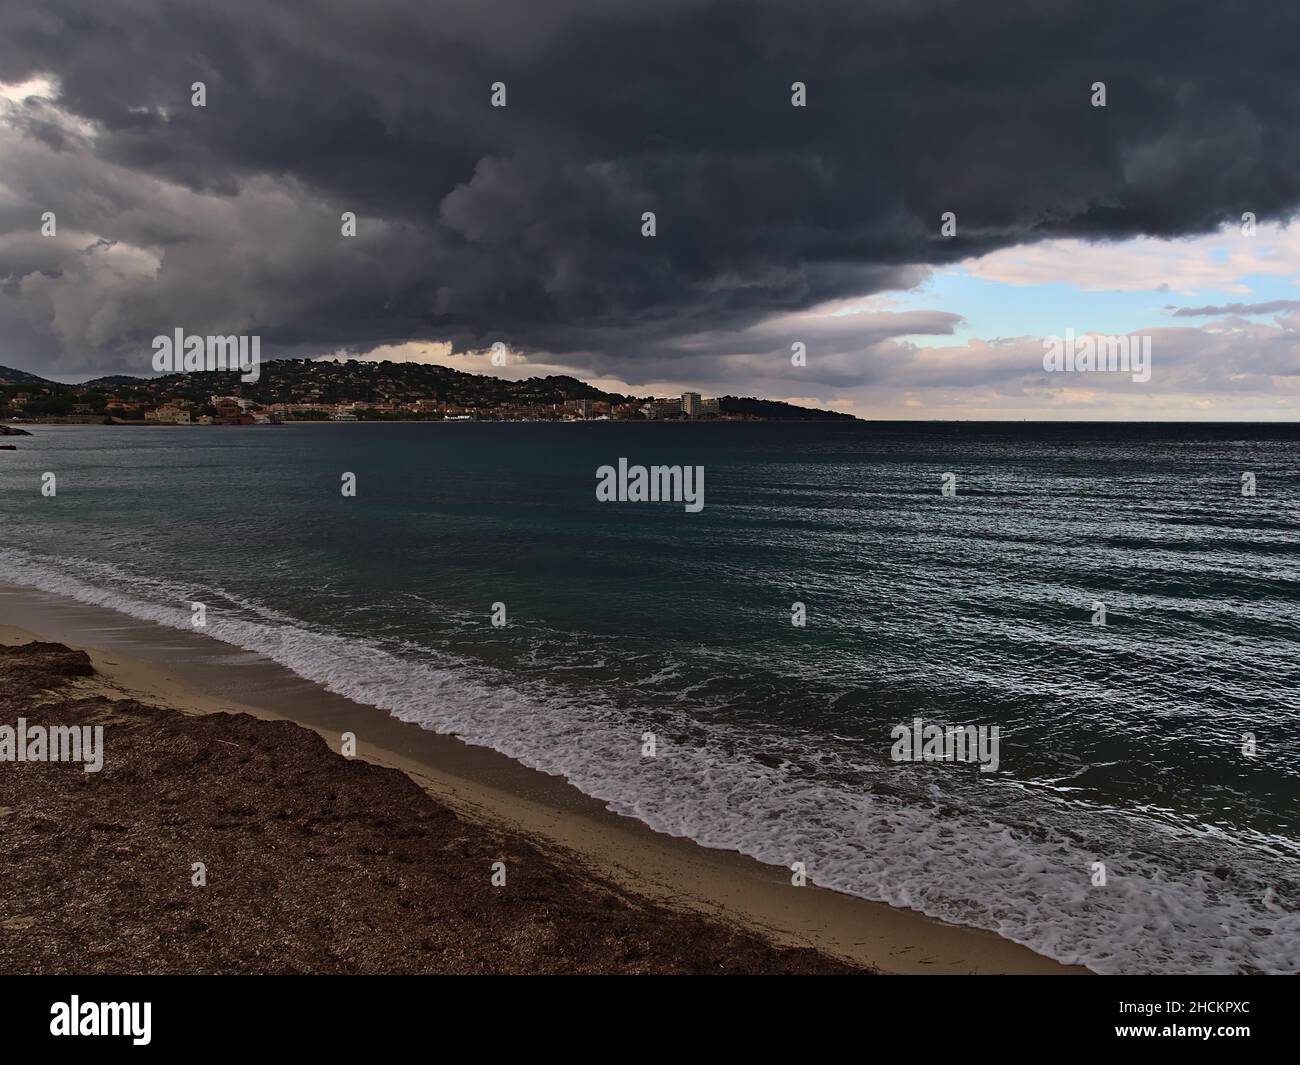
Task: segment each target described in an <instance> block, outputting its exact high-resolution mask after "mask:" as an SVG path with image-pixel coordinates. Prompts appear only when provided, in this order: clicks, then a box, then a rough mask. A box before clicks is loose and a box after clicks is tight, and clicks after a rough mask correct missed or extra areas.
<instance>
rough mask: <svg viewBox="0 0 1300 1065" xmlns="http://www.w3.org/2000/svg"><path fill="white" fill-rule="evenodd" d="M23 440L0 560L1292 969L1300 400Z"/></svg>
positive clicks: (370, 685)
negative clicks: (974, 753) (935, 415)
mask: <svg viewBox="0 0 1300 1065" xmlns="http://www.w3.org/2000/svg"><path fill="white" fill-rule="evenodd" d="M31 429H32V432H33V435H32V436H31V437H11V438H8V439H9V440H10V441H11V442H14V443H16V444H17V445H18V449H17V450H16V451H13V452H0V581H3V582H6V583H8V584H11V585H20V586H24V587H28V588H35V589H41V590H44V591H46V592H49V593H53V594H56V595H59V596H64V597H68V598H70V599H72V600H76V601H79V602H82V603H88V604H96V605H100V606H105V607H110V608H112V609H114V610H116V611H120V612H122V613H124V614H127V615H131V616H132V617H134V618H137V619H146V620H151V621H154V622H157V623H158V624H160V625H163V626H171V627H174V628H178V629H186V630H190V631H197V632H201V633H203V634H205V635H207V636H209V637H211V638H212V639H214V640H218V641H222V642H224V643H226V644H231V645H235V646H237V647H240V648H243V649H245V650H247V651H249V652H255V653H257V654H260V655H264V656H267V657H269V658H271V659H273V660H275V661H276V662H278V663H281V664H282V665H283V666H286V667H288V668H289V669H290V670H292V671H294V672H296V673H297V674H299V675H301V676H302V677H304V678H306V679H308V680H311V681H314V682H317V683H319V684H321V685H323V686H325V687H327V688H328V689H330V690H332V691H334V692H337V693H339V694H341V695H344V696H347V697H349V698H351V699H353V700H355V701H356V702H359V703H362V704H365V705H367V706H370V707H373V708H374V712H375V713H376V714H392V715H395V716H397V717H399V718H401V719H403V720H406V721H411V722H416V723H418V724H419V725H420V726H421V727H423V728H427V729H431V730H434V731H437V732H440V733H451V734H455V735H457V736H459V737H461V738H463V739H464V740H465V741H467V742H469V743H471V744H479V745H483V746H487V747H491V748H495V749H496V750H498V751H501V752H503V753H505V754H506V755H508V756H510V757H512V758H514V759H517V760H518V761H520V762H523V763H525V764H526V765H529V766H532V767H535V768H538V769H541V770H544V771H546V772H548V773H552V774H557V775H560V776H563V777H564V778H566V779H568V780H569V781H571V782H572V783H573V784H574V785H575V786H576V787H578V788H579V789H581V790H582V791H583V792H586V793H588V794H589V795H592V796H594V797H596V798H598V799H600V800H602V801H603V802H604V803H606V804H607V805H608V806H609V808H611V809H612V810H614V811H616V812H618V813H620V814H623V815H626V816H628V817H634V818H637V819H639V820H641V821H643V822H645V823H646V824H647V825H649V826H651V827H652V828H654V829H656V830H658V831H660V832H664V833H668V834H671V835H673V836H684V837H688V838H690V839H693V840H695V841H697V842H699V843H700V844H702V845H704V846H707V847H714V848H724V849H728V850H733V851H739V852H741V853H743V854H747V855H751V856H753V857H754V858H756V859H758V860H760V861H762V862H767V863H772V864H773V865H777V866H784V867H786V868H790V867H792V866H796V865H799V863H802V864H801V865H799V868H802V869H804V870H806V874H807V878H808V880H809V881H810V882H812V883H815V884H818V885H822V886H824V887H827V888H831V889H834V890H837V891H841V892H845V893H848V894H851V895H856V896H860V897H863V898H866V899H872V900H878V901H881V902H885V903H888V904H890V905H892V906H896V907H903V908H908V909H913V910H917V911H920V912H922V913H925V914H929V915H932V916H934V917H937V918H941V919H943V920H946V921H949V922H953V923H957V924H962V925H969V926H974V927H978V928H982V929H988V930H990V931H992V932H995V933H996V934H998V935H1001V936H1004V937H1006V938H1008V939H1012V940H1015V941H1016V942H1019V943H1022V944H1025V945H1027V946H1029V947H1031V948H1032V949H1034V950H1035V951H1038V952H1040V953H1042V954H1045V955H1048V956H1050V957H1053V958H1057V959H1060V960H1061V961H1064V962H1071V963H1080V964H1083V965H1086V966H1088V967H1089V968H1091V969H1093V970H1095V971H1097V972H1101V973H1142V972H1172V973H1186V972H1223V973H1232V972H1259V973H1295V972H1297V971H1300V426H1295V425H1206V424H1195V425H1192V424H1187V425H1176V424H1142V425H1112V424H1044V423H1014V424H1011V423H1005V424H1003V423H999V424H992V423H977V422H962V423H906V422H874V423H868V422H831V423H821V422H807V423H778V422H766V423H687V424H661V423H655V424H635V423H621V422H609V423H487V422H484V423H455V424H452V423H441V424H397V425H391V424H390V425H384V424H350V425H288V426H283V427H277V426H253V427H244V428H234V427H151V428H130V427H98V426H33V427H31ZM620 459H623V460H626V462H627V463H628V464H630V465H636V464H641V465H646V466H650V465H679V466H683V467H686V466H690V467H699V468H702V476H703V485H704V496H703V502H704V505H703V507H702V508H701V509H699V510H698V511H696V512H691V511H689V510H688V509H687V508H686V507H684V506H683V504H682V503H681V502H672V501H662V502H633V501H628V502H610V501H601V500H600V499H598V498H597V491H596V489H597V486H598V483H599V477H598V472H597V471H598V470H599V469H600V467H602V466H606V465H611V466H617V465H618V463H619V460H620ZM50 473H52V474H54V480H53V482H51V481H50V479H49V478H48V477H46V476H45V475H46V474H50ZM347 474H352V475H353V478H352V480H353V481H354V484H355V494H345V491H344V489H345V487H346V485H347V482H348V478H347V477H346V475H347ZM948 475H951V476H948ZM51 484H52V486H53V493H52V494H51V493H50V491H49V488H50V486H51ZM945 485H946V486H947V491H945ZM43 486H45V491H43V490H42V489H43ZM195 603H201V604H203V607H204V611H203V612H204V614H205V621H206V625H205V627H203V628H202V629H195V628H194V626H193V618H194V616H195V608H194V605H193V604H195ZM1099 608H1101V609H1100V610H1099ZM799 621H801V622H802V624H798V623H796V622H799ZM1103 622H1104V624H1103ZM918 720H920V721H922V722H923V723H924V724H926V725H929V724H936V725H940V726H958V727H966V726H976V727H984V728H985V729H986V730H987V729H991V728H992V727H993V726H996V727H997V729H998V736H999V757H998V764H997V768H996V771H994V772H986V771H981V767H980V766H979V765H978V764H976V763H974V762H970V761H966V762H962V761H933V762H922V761H913V762H904V761H897V760H895V758H894V754H895V740H894V738H893V737H894V735H896V734H897V733H896V731H895V730H896V729H897V728H898V727H899V726H905V727H906V728H908V729H911V728H912V727H913V725H914V723H915V722H916V721H918ZM647 752H652V753H647ZM792 890H794V889H793V888H792Z"/></svg>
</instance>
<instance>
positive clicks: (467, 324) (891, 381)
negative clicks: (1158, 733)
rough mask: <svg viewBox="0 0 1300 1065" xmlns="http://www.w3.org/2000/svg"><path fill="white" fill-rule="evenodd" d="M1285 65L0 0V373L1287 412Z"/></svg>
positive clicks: (856, 12) (1109, 10)
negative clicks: (402, 371) (1056, 357)
mask: <svg viewBox="0 0 1300 1065" xmlns="http://www.w3.org/2000/svg"><path fill="white" fill-rule="evenodd" d="M1297 71H1300V7H1297V6H1296V5H1294V4H1281V3H1279V4H1260V5H1251V6H1250V7H1248V8H1238V7H1236V6H1233V5H1226V4H1222V3H1213V4H1201V3H1195V2H1190V3H1189V2H1185V0H1183V2H1178V3H1174V2H1164V0H1126V2H1125V3H1122V4H1112V3H1107V2H1104V0H1085V2H1054V0H1034V2H1033V3H1017V2H1014V0H823V2H814V3H810V4H799V3H792V2H790V0H744V2H740V3H736V2H730V3H719V2H712V0H618V2H616V3H615V2H610V0H548V2H547V3H546V4H538V3H531V2H526V0H370V2H366V3H358V2H356V0H318V2H312V3H302V4H294V5H288V4H278V3H268V2H266V0H221V2H220V3H215V2H213V3H205V4H197V3H178V2H175V0H173V2H167V3H163V2H160V0H102V2H99V3H94V4H89V3H85V2H84V0H43V2H41V3H39V4H36V3H29V4H6V5H4V6H3V8H0V364H3V365H8V366H13V367H17V368H20V369H26V370H30V371H34V372H37V373H43V374H47V375H50V376H58V377H60V378H62V379H75V378H77V377H85V376H88V375H92V374H101V373H110V372H125V373H137V374H147V373H148V372H149V359H150V356H151V354H152V352H151V349H150V341H151V339H152V338H153V337H154V336H155V335H158V334H162V333H168V334H169V333H171V332H172V331H173V330H174V329H175V328H178V327H180V328H184V329H186V330H188V331H189V332H192V333H237V332H247V333H257V334H259V335H260V336H261V337H262V351H263V357H264V358H266V357H274V356H275V355H298V356H301V355H311V356H316V355H320V356H324V355H331V354H336V353H337V354H347V355H353V356H358V357H375V358H383V357H388V358H405V359H423V360H429V361H436V362H441V363H445V364H447V365H452V366H456V367H458V368H462V369H469V370H477V371H491V370H492V367H491V366H490V365H489V364H488V362H487V358H486V356H485V354H484V353H485V351H486V350H487V349H488V348H489V347H490V345H491V344H492V343H493V342H495V341H501V342H503V343H505V344H506V345H507V346H508V347H509V348H510V350H511V351H512V352H513V359H514V361H513V363H512V365H511V366H510V367H508V368H507V369H506V370H504V371H495V372H504V373H506V374H508V375H510V376H517V377H522V376H529V375H531V374H536V373H557V372H558V373H573V374H575V375H577V376H580V377H583V378H584V379H587V380H591V381H594V382H596V383H599V384H603V385H605V386H607V387H613V388H617V389H619V390H621V391H632V392H636V393H638V394H650V393H658V394H667V393H670V392H672V391H680V390H681V389H682V388H684V387H692V388H696V389H698V390H700V391H703V392H705V393H706V394H739V395H761V396H767V397H771V398H780V399H790V400H793V401H795V402H800V403H807V404H814V405H819V406H829V407H835V408H838V409H842V410H847V411H850V412H852V413H855V414H858V415H861V416H864V417H917V418H926V417H938V418H954V417H959V418H1001V417H1005V418H1089V419H1091V418H1140V419H1147V418H1155V419H1165V418H1172V419H1181V418H1204V419H1218V418H1221V419H1224V420H1237V419H1286V420H1292V419H1295V418H1296V417H1297V415H1298V414H1300V269H1298V267H1300V227H1297V226H1293V225H1290V222H1291V220H1292V218H1293V216H1294V214H1295V212H1296V210H1297V207H1300V74H1298V73H1297ZM195 82H202V83H203V84H204V87H205V92H206V106H204V107H195V106H193V102H192V101H193V85H194V83H195ZM795 82H802V83H804V85H805V86H806V106H803V107H795V106H792V86H793V84H794V83H795ZM1098 82H1101V83H1104V86H1105V106H1104V107H1099V106H1094V98H1095V91H1094V88H1093V86H1094V84H1095V83H1098ZM494 83H503V84H504V86H505V103H506V106H504V107H494V106H493V101H492V96H493V85H494ZM349 211H350V212H354V213H355V215H356V218H357V223H356V230H357V231H356V236H355V237H347V236H344V235H343V234H342V232H341V229H342V223H341V216H342V215H343V213H344V212H349ZM647 211H651V212H654V215H655V225H656V232H655V235H654V236H650V237H648V236H644V235H643V233H642V230H643V224H642V216H643V213H644V212H647ZM46 212H53V214H54V217H55V225H56V232H55V233H54V234H53V235H46V234H44V233H43V232H42V218H43V216H44V215H45V213H46ZM945 212H951V213H952V214H953V215H955V218H956V223H955V224H956V233H955V235H951V236H947V235H944V234H943V233H942V231H941V220H942V217H943V216H944V214H945ZM1247 214H1250V215H1253V216H1254V218H1255V219H1256V223H1257V224H1256V227H1255V228H1254V230H1253V232H1251V231H1249V230H1250V227H1248V226H1244V225H1243V216H1245V215H1247ZM46 228H47V229H48V226H47V227H46ZM1067 330H1073V331H1074V333H1075V334H1079V335H1082V334H1087V333H1096V334H1106V335H1121V334H1122V335H1141V336H1148V337H1150V338H1151V351H1152V367H1151V370H1152V372H1151V378H1150V380H1149V381H1146V382H1135V381H1133V380H1132V379H1131V376H1130V375H1125V374H1099V373H1091V374H1089V373H1048V372H1046V371H1045V370H1044V368H1043V352H1044V345H1043V339H1044V338H1045V337H1050V336H1053V335H1056V336H1061V335H1064V334H1065V333H1066V331H1067ZM796 343H799V344H803V345H804V346H805V348H806V352H807V355H806V364H805V365H794V364H793V363H792V360H791V352H792V345H794V344H796Z"/></svg>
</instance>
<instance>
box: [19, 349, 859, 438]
mask: <svg viewBox="0 0 1300 1065" xmlns="http://www.w3.org/2000/svg"><path fill="white" fill-rule="evenodd" d="M262 370H263V372H262V375H261V378H260V380H258V381H256V382H245V381H241V380H240V378H239V375H238V374H237V373H234V372H205V373H188V374H186V373H174V374H167V375H164V376H161V377H153V378H137V377H127V376H115V377H101V378H96V379H94V380H90V381H86V382H83V383H77V384H62V383H58V382H54V381H49V380H45V379H44V378H40V377H36V376H35V375H33V374H28V373H25V372H23V371H18V370H8V369H6V368H4V367H0V421H4V422H7V423H10V424H15V423H18V424H21V423H24V422H29V423H37V422H39V423H44V424H88V425H283V424H287V423H291V422H363V421H365V422H383V421H388V422H402V421H694V420H721V421H755V420H769V419H774V418H777V419H796V418H797V419H826V418H842V417H846V416H845V415H840V414H836V413H833V412H830V411H818V410H812V409H809V408H804V407H797V406H793V405H791V404H788V403H783V402H779V401H774V400H761V399H745V398H738V397H731V396H725V397H720V398H715V397H706V396H703V395H701V394H700V393H698V392H683V393H681V394H680V395H674V396H670V397H637V396H631V395H622V394H619V393H614V392H606V391H603V390H601V389H598V388H596V387H594V386H592V385H588V384H586V383H584V382H582V381H579V380H578V379H577V378H574V377H567V376H548V377H531V378H527V379H525V380H521V381H508V380H505V379H502V378H498V377H492V376H488V375H483V374H471V373H464V372H462V371H459V370H454V369H450V368H448V367H445V366H436V365H429V364H424V363H394V362H368V361H363V360H356V359H333V360H327V359H316V360H311V359H277V360H272V361H269V362H267V363H265V364H263V367H262Z"/></svg>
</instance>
